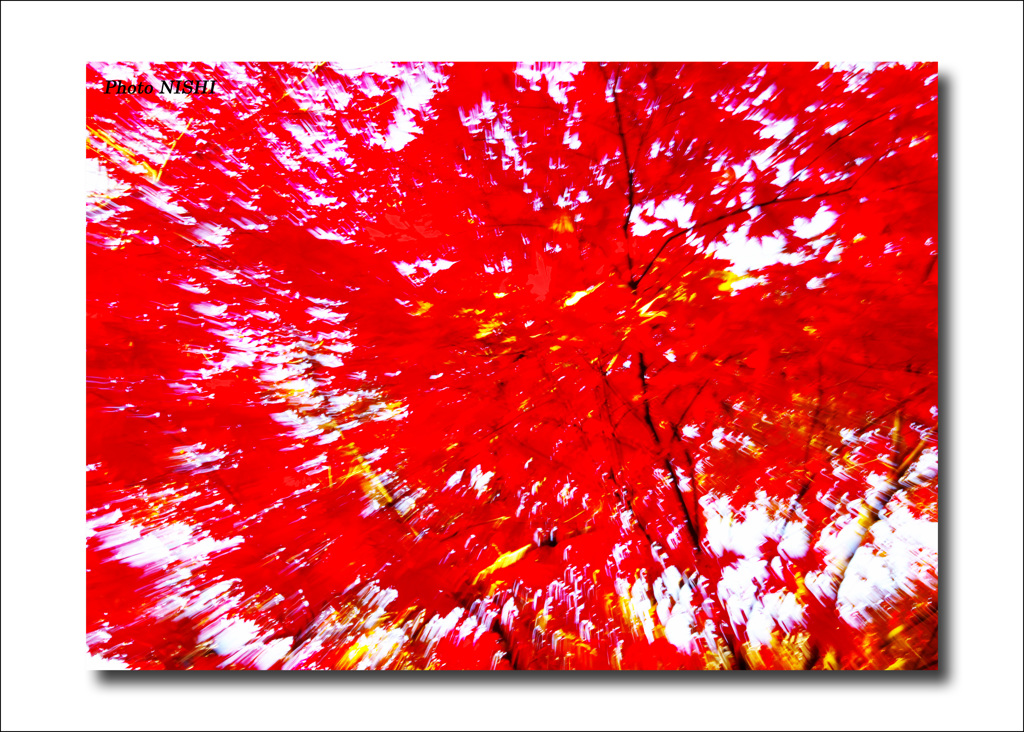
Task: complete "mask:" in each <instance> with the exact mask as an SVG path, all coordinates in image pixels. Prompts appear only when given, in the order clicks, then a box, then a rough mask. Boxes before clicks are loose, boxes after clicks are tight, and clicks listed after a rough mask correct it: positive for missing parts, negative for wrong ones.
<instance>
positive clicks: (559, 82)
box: [516, 62, 584, 104]
mask: <svg viewBox="0 0 1024 732" xmlns="http://www.w3.org/2000/svg"><path fill="white" fill-rule="evenodd" d="M583 68H584V64H582V63H579V62H560V63H539V64H538V63H519V64H517V65H516V75H518V76H521V77H522V78H523V79H525V80H527V81H528V82H529V83H530V88H531V89H532V90H534V91H539V90H540V89H541V79H542V78H543V79H546V80H547V92H548V96H550V97H551V99H552V100H553V101H555V102H556V103H557V104H566V103H568V101H569V97H568V96H567V95H566V91H567V90H568V87H569V86H570V85H572V83H573V81H574V79H575V78H576V75H577V74H578V73H580V72H581V71H582V70H583Z"/></svg>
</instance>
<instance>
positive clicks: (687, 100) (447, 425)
mask: <svg viewBox="0 0 1024 732" xmlns="http://www.w3.org/2000/svg"><path fill="white" fill-rule="evenodd" d="M109 79H123V80H129V81H132V82H136V81H142V82H143V83H149V84H152V85H153V86H154V87H155V88H157V89H159V87H160V81H161V80H165V79H215V80H216V82H217V84H216V89H217V91H216V93H214V94H199V95H174V94H160V93H156V92H155V93H153V94H134V95H116V94H106V93H104V92H105V89H106V83H105V82H106V80H109ZM87 81H88V84H87V86H88V118H87V127H88V147H87V152H88V155H89V158H90V165H91V170H92V171H93V174H94V185H93V187H92V192H91V193H90V196H89V201H88V239H87V246H88V374H87V395H88V461H89V466H88V473H87V475H88V505H89V509H88V521H89V527H90V536H89V539H88V557H89V565H88V587H89V590H88V592H89V595H88V642H89V646H90V649H91V651H92V652H93V653H94V654H97V655H100V656H103V657H106V658H110V659H117V660H120V661H122V662H124V663H126V664H127V665H128V666H130V667H132V668H174V669H206V668H229V669H243V668H260V669H268V668H284V669H303V668H344V669H348V668H359V669H364V668H372V669H385V668H403V669H404V668H415V669H422V668H430V669H508V668H516V669H551V668H565V669H608V668H612V669H706V668H716V669H717V668H724V669H732V668H754V669H760V668H801V669H802V668H850V669H861V668H930V667H931V668H933V667H935V665H936V664H937V658H938V651H937V640H936V628H937V610H936V593H937V581H936V571H937V570H936V567H937V546H936V540H935V537H936V523H935V522H936V476H937V467H936V466H937V443H936V428H937V410H936V404H937V395H936V391H937V382H938V379H937V293H936V288H937V271H936V267H935V264H936V255H937V242H936V233H937V232H936V220H937V214H936V208H937V174H936V170H937V144H936V142H937V141H936V132H937V129H936V128H937V124H936V108H937V99H936V67H935V65H934V64H918V65H913V66H906V65H897V64H879V65H874V66H870V67H852V66H851V67H830V66H828V65H825V64H818V65H815V64H803V63H792V64H778V63H768V64H745V63H744V64H642V63H638V64H534V65H526V64H519V65H517V64H476V63H459V64H421V63H417V64H403V65H385V66H381V67H374V68H371V69H360V70H351V69H344V68H340V67H337V66H334V65H331V64H224V65H218V66H205V65H202V64H149V65H131V64H118V65H104V64H94V65H91V66H89V67H88V74H87Z"/></svg>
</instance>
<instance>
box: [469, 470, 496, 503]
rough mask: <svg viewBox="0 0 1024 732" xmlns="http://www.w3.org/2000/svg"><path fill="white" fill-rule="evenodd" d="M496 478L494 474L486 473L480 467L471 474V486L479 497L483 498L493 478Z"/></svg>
mask: <svg viewBox="0 0 1024 732" xmlns="http://www.w3.org/2000/svg"><path fill="white" fill-rule="evenodd" d="M493 477H494V472H493V471H492V472H488V473H485V472H483V470H482V469H481V467H480V466H479V465H477V466H476V467H474V468H473V470H472V471H471V472H470V477H469V484H470V486H471V487H472V488H473V490H475V491H476V494H477V496H478V497H479V496H482V495H483V494H484V491H485V490H487V484H488V483H490V482H491V478H493Z"/></svg>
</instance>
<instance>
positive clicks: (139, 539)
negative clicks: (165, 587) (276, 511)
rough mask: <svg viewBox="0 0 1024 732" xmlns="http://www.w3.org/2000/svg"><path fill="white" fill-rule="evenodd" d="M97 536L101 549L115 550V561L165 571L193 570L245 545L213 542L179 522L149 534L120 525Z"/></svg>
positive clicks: (206, 534)
mask: <svg viewBox="0 0 1024 732" xmlns="http://www.w3.org/2000/svg"><path fill="white" fill-rule="evenodd" d="M96 534H97V535H98V536H99V538H100V542H101V544H102V545H103V547H104V548H107V549H115V548H116V552H115V555H114V557H115V559H118V560H119V561H122V562H124V563H125V564H128V565H131V566H132V567H139V568H144V567H159V568H161V569H166V568H167V567H169V566H170V565H171V564H172V563H179V562H180V563H184V564H186V565H188V566H196V565H198V564H200V563H202V562H205V561H206V560H207V559H208V558H209V556H210V555H211V554H214V553H220V552H223V551H227V550H229V549H232V548H234V547H236V546H238V545H239V544H241V543H243V542H244V541H245V540H244V539H243V538H242V537H241V536H235V537H232V538H230V539H214V538H212V537H211V536H210V534H209V532H206V531H203V530H200V529H198V528H196V527H194V526H190V525H189V524H186V523H182V522H180V521H179V522H175V523H171V524H167V525H166V526H160V527H157V528H155V529H151V530H148V531H143V529H142V528H140V527H139V526H137V525H135V524H132V523H128V522H120V523H114V524H112V525H109V527H108V528H101V529H100V530H99V531H97V532H96Z"/></svg>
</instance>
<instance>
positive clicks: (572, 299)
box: [562, 283, 601, 308]
mask: <svg viewBox="0 0 1024 732" xmlns="http://www.w3.org/2000/svg"><path fill="white" fill-rule="evenodd" d="M600 286H601V283H598V284H596V285H594V286H593V287H588V288H587V289H586V290H577V291H576V292H574V293H572V294H571V295H569V297H567V298H565V302H564V303H563V304H562V307H563V308H568V307H572V306H573V305H575V304H576V303H578V302H579V301H580V300H582V299H583V298H585V297H586V296H587V295H589V294H590V293H592V292H593V291H594V290H596V289H597V288H598V287H600Z"/></svg>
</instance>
